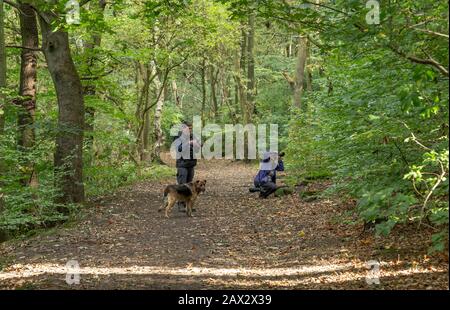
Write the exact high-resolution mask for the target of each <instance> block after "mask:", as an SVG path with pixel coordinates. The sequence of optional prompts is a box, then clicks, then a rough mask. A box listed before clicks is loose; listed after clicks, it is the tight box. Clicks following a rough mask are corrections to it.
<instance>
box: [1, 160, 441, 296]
mask: <svg viewBox="0 0 450 310" xmlns="http://www.w3.org/2000/svg"><path fill="white" fill-rule="evenodd" d="M254 173H255V170H254V168H253V167H250V166H247V165H244V164H241V163H231V162H227V161H211V162H202V163H200V165H199V167H198V169H197V175H196V176H197V177H198V178H206V179H207V180H208V184H207V191H206V193H205V195H203V196H201V197H200V198H199V201H198V203H197V212H195V213H194V218H187V217H186V215H185V214H184V213H179V212H173V213H172V217H171V218H170V219H166V218H164V216H163V214H161V213H158V212H157V209H158V207H159V206H160V204H161V201H162V200H161V192H162V190H163V188H164V186H165V185H167V184H168V183H170V180H168V181H166V182H160V183H151V182H142V183H140V184H135V185H133V186H130V187H127V188H123V189H122V190H120V191H119V192H117V193H116V194H115V195H112V196H110V197H107V198H104V199H103V200H102V201H100V202H96V204H95V207H93V208H91V209H89V210H88V211H86V216H85V217H84V220H82V221H80V222H79V223H76V224H74V225H69V226H68V227H61V228H58V229H56V230H54V231H52V232H49V233H46V234H40V235H38V236H35V237H32V238H30V239H27V240H25V241H19V242H18V241H12V242H7V243H4V244H2V245H0V255H1V257H3V258H2V259H3V261H4V262H7V263H8V264H7V267H5V268H4V269H3V271H2V272H0V288H29V289H31V288H33V289H36V288H39V289H68V288H71V289H210V288H212V289H221V288H248V289H251V288H253V289H261V288H268V289H279V288H296V289H317V288H319V289H330V288H336V289H405V288H415V289H418V288H428V289H430V288H433V289H438V288H439V289H448V262H445V261H443V260H439V258H429V257H427V256H424V255H423V253H426V249H427V247H428V243H427V240H428V238H429V235H428V234H429V232H423V231H421V232H420V233H416V232H415V229H414V228H407V227H406V228H403V231H402V233H401V234H400V233H399V234H398V235H396V234H395V233H394V234H393V236H392V237H391V238H390V239H388V240H385V239H384V240H382V239H377V238H374V237H373V236H372V235H370V234H367V235H366V236H364V237H358V235H359V233H360V232H361V230H360V227H359V226H358V227H351V226H343V225H338V224H336V223H335V222H336V218H337V216H339V215H341V214H343V212H344V211H345V210H346V209H348V206H346V205H344V204H338V203H336V202H333V201H329V200H317V201H314V202H310V203H307V202H304V201H302V200H301V199H300V198H299V196H298V195H297V194H294V195H292V196H286V197H283V198H275V197H272V198H270V199H268V200H260V199H259V198H258V197H257V194H249V193H248V187H247V185H250V184H251V180H252V177H253V175H254ZM405 230H406V232H405ZM402 234H403V235H404V234H407V235H408V236H409V238H407V239H406V238H403V239H402V237H401V235H402ZM71 259H74V260H77V261H78V263H79V265H80V267H81V276H80V277H81V278H80V284H78V285H72V286H69V285H68V284H66V281H65V279H66V269H65V265H66V263H67V261H68V260H71ZM369 260H379V261H380V262H381V265H380V273H379V276H380V285H368V284H367V283H366V278H365V277H366V275H367V269H366V262H367V261H369Z"/></svg>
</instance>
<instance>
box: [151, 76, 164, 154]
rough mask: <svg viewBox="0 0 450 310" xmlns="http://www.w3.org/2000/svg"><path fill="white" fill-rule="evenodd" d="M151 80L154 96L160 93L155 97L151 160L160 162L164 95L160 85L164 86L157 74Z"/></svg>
mask: <svg viewBox="0 0 450 310" xmlns="http://www.w3.org/2000/svg"><path fill="white" fill-rule="evenodd" d="M153 70H154V74H156V68H154V69H153ZM153 81H154V83H155V90H156V96H158V94H160V93H161V95H160V96H159V98H157V102H156V108H155V127H154V134H155V145H154V148H153V161H155V162H158V163H162V160H161V148H162V144H163V132H162V126H161V121H162V113H163V107H164V101H165V95H164V90H162V89H161V87H164V85H163V83H162V82H161V80H160V79H159V77H158V76H157V75H156V76H155V79H154V80H153Z"/></svg>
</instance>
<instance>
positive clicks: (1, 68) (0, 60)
mask: <svg viewBox="0 0 450 310" xmlns="http://www.w3.org/2000/svg"><path fill="white" fill-rule="evenodd" d="M4 17H5V14H4V5H3V0H0V88H4V87H6V50H5V31H4V29H5V27H4V26H5V24H4ZM5 102H6V100H5V98H4V97H3V95H2V94H1V93H0V139H2V137H1V136H2V135H3V133H4V131H5V118H4V107H5ZM4 170H5V164H4V163H3V161H2V160H1V159H0V174H3V172H4ZM0 187H1V183H0ZM4 208H5V206H4V199H3V194H2V192H1V191H0V213H1V212H3V210H4ZM0 233H1V232H0Z"/></svg>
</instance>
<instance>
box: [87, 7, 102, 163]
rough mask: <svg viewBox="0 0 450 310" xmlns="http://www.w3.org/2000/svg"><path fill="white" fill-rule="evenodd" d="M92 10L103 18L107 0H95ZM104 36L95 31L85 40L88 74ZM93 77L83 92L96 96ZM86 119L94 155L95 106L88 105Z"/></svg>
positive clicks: (89, 148) (88, 147) (88, 141)
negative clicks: (96, 49) (96, 0)
mask: <svg viewBox="0 0 450 310" xmlns="http://www.w3.org/2000/svg"><path fill="white" fill-rule="evenodd" d="M91 5H92V6H91V7H90V11H92V12H94V13H97V14H99V15H100V16H101V20H103V13H104V11H105V7H106V0H98V2H93V3H92V4H91ZM101 41H102V36H101V33H99V32H94V33H92V34H91V37H90V38H88V40H87V41H86V42H84V49H85V52H86V54H87V55H88V57H87V63H86V64H85V65H86V67H87V70H85V71H87V72H85V74H87V75H88V76H89V77H90V76H91V75H92V74H91V68H92V67H94V66H95V55H94V54H95V48H96V47H99V46H100V45H101ZM94 78H95V77H93V78H92V79H90V78H88V79H87V80H86V82H85V83H84V85H83V94H84V96H95V94H96V86H95V84H94V83H93V82H92V80H93V79H94ZM85 110H86V115H85V117H86V121H85V129H86V131H87V132H89V134H88V135H87V136H86V139H85V140H86V147H87V149H88V150H89V154H90V156H93V147H94V136H93V134H92V133H93V132H94V122H95V108H94V107H86V109H85Z"/></svg>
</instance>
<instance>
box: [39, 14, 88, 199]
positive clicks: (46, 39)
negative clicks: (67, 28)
mask: <svg viewBox="0 0 450 310" xmlns="http://www.w3.org/2000/svg"><path fill="white" fill-rule="evenodd" d="M53 21H54V16H53V15H52V14H50V13H46V12H45V13H41V16H40V24H41V30H42V41H43V42H42V49H43V51H44V55H45V59H46V60H47V66H48V70H49V72H50V75H51V77H52V80H53V83H54V85H55V90H56V96H57V101H58V109H59V113H58V134H57V138H56V151H55V171H56V173H57V186H58V187H59V188H60V189H61V194H62V196H61V198H60V199H59V200H60V201H61V202H63V203H70V202H73V203H80V202H83V201H84V185H83V152H82V151H83V131H84V99H83V88H82V85H81V81H80V77H79V75H78V72H77V70H76V68H75V64H74V62H73V60H72V56H71V53H70V46H69V35H68V33H67V32H64V31H63V30H53V29H54V27H53V25H52V22H53Z"/></svg>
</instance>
